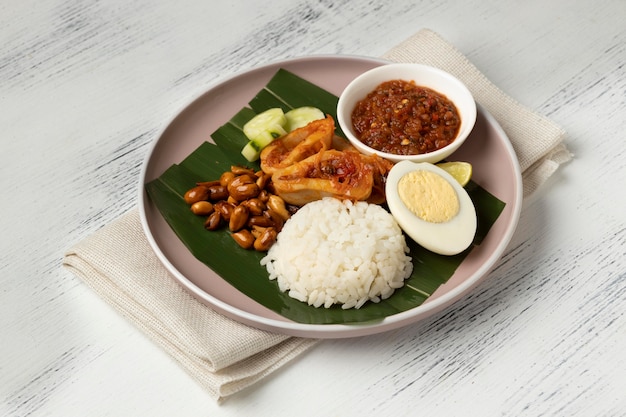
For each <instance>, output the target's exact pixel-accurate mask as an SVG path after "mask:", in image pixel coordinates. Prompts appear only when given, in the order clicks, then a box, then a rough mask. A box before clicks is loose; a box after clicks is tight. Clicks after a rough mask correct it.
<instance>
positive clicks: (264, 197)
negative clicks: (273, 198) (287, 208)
mask: <svg viewBox="0 0 626 417" xmlns="http://www.w3.org/2000/svg"><path fill="white" fill-rule="evenodd" d="M257 198H258V199H259V200H261V201H262V202H264V203H267V200H269V198H270V193H269V191H267V190H261V191H260V192H259V195H258V196H257Z"/></svg>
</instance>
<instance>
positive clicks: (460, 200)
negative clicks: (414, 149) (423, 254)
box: [385, 161, 477, 255]
mask: <svg viewBox="0 0 626 417" xmlns="http://www.w3.org/2000/svg"><path fill="white" fill-rule="evenodd" d="M385 193H386V196H387V205H388V206H389V211H390V212H391V214H392V215H393V216H394V218H395V219H396V222H397V223H398V225H400V227H401V228H402V230H404V232H405V233H406V234H407V235H408V236H409V237H410V238H411V239H413V240H414V241H415V242H416V243H417V244H419V245H420V246H422V247H424V248H426V249H428V250H430V251H432V252H435V253H438V254H441V255H456V254H458V253H461V252H463V251H464V250H465V249H467V248H468V247H469V246H470V245H471V243H472V241H473V240H474V235H475V234H476V225H477V220H476V208H475V207H474V203H473V202H472V200H471V199H470V196H469V195H468V194H467V191H465V189H464V188H463V187H462V186H461V185H460V184H459V183H458V182H457V181H456V180H455V179H454V178H453V177H452V176H451V175H450V174H449V173H447V172H446V171H444V170H443V169H441V168H439V167H438V166H436V165H434V164H431V163H427V162H420V163H416V162H411V161H402V162H398V163H396V164H395V165H394V166H393V167H392V168H391V170H390V171H389V175H388V176H387V182H386V185H385Z"/></svg>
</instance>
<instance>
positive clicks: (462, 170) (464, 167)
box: [437, 161, 472, 187]
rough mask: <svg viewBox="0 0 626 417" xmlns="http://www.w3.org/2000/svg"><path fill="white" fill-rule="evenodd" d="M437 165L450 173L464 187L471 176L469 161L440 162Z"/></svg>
mask: <svg viewBox="0 0 626 417" xmlns="http://www.w3.org/2000/svg"><path fill="white" fill-rule="evenodd" d="M437 166H438V167H439V168H441V169H443V170H444V171H446V172H447V173H448V174H450V175H452V177H453V178H454V179H455V180H457V181H458V183H459V184H461V186H462V187H465V186H466V185H467V183H468V182H469V180H470V179H471V178H472V164H470V163H469V162H462V161H454V162H441V163H439V164H437Z"/></svg>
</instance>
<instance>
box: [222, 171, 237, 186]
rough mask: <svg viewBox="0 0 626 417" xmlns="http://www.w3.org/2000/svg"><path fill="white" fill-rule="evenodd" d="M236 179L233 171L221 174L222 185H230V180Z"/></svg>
mask: <svg viewBox="0 0 626 417" xmlns="http://www.w3.org/2000/svg"><path fill="white" fill-rule="evenodd" d="M234 179H235V174H233V173H232V172H231V171H226V172H224V173H223V174H222V175H221V176H220V185H223V186H224V187H228V184H230V182H231V181H232V180H234Z"/></svg>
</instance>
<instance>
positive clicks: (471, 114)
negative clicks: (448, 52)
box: [337, 64, 476, 163]
mask: <svg viewBox="0 0 626 417" xmlns="http://www.w3.org/2000/svg"><path fill="white" fill-rule="evenodd" d="M391 80H404V81H411V80H413V81H415V84H417V85H418V86H423V87H428V88H430V89H432V90H434V91H436V92H438V93H439V94H443V95H444V96H446V97H447V98H448V100H450V101H452V102H453V103H454V105H455V106H456V108H457V110H458V112H459V115H460V116H461V126H460V128H459V132H458V134H457V136H456V138H455V139H454V141H452V143H450V144H449V145H447V146H445V147H444V148H441V149H438V150H436V151H433V152H428V153H424V154H418V155H396V154H392V153H386V152H381V151H379V150H376V149H373V148H371V147H369V146H367V145H365V144H364V143H363V142H361V141H360V140H359V139H358V138H357V136H356V134H355V132H354V127H353V125H352V111H353V110H354V108H355V106H356V105H357V103H358V102H359V101H361V100H362V99H364V98H365V97H366V96H367V95H368V94H369V93H370V92H371V91H373V90H374V89H375V88H376V87H378V86H379V85H380V84H381V83H383V82H385V81H391ZM337 121H338V123H339V126H340V127H341V130H342V131H343V132H344V134H345V135H346V137H347V139H348V140H349V141H350V142H351V143H352V145H353V146H354V147H355V148H357V149H358V150H359V151H361V152H362V153H364V154H367V155H372V154H377V155H379V156H380V157H382V158H385V159H388V160H390V161H393V162H400V161H405V160H408V161H413V162H430V163H436V162H439V161H441V160H443V159H445V158H447V157H448V156H450V155H451V154H452V153H453V152H454V151H456V150H457V149H458V148H459V147H460V146H461V145H462V144H463V142H465V139H467V137H468V136H469V134H470V132H471V131H472V129H473V128H474V123H475V122H476V102H475V101H474V97H473V96H472V93H470V91H469V90H468V89H467V87H466V86H465V84H463V83H462V82H461V81H460V80H459V79H458V78H456V77H454V76H453V75H451V74H449V73H447V72H445V71H442V70H440V69H438V68H434V67H430V66H427V65H422V64H387V65H382V66H380V67H376V68H374V69H371V70H369V71H366V72H364V73H363V74H361V75H360V76H358V77H357V78H355V79H354V80H352V81H351V82H350V84H348V86H347V87H346V88H345V89H344V90H343V92H342V93H341V95H340V96H339V102H338V104H337Z"/></svg>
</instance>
